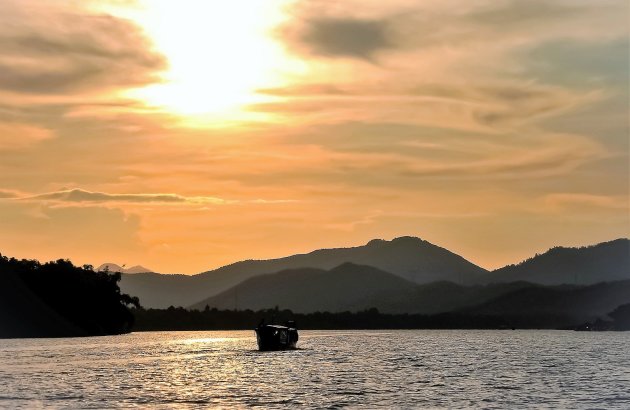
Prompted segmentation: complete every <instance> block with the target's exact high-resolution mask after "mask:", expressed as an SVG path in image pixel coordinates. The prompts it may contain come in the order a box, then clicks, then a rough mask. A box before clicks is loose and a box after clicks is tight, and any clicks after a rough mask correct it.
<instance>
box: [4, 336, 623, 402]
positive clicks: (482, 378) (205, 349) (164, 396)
mask: <svg viewBox="0 0 630 410" xmlns="http://www.w3.org/2000/svg"><path fill="white" fill-rule="evenodd" d="M629 342H630V332H625V333H623V332H618V333H615V332H594V333H587V332H571V331H518V330H517V331H471V330H467V331H463V330H439V331H436V330H400V331H389V330H388V331H301V332H300V342H299V346H300V349H298V350H295V351H285V352H258V351H256V350H255V348H256V346H255V337H254V332H253V331H237V332H148V333H133V334H130V335H123V336H111V337H94V338H73V339H13V340H0V407H8V408H33V407H41V406H51V407H55V408H111V407H120V408H128V407H141V408H144V407H147V406H151V407H164V408H199V407H226V408H234V407H237V408H238V407H251V406H262V407H264V408H273V407H284V408H286V407H294V406H306V407H316V408H341V407H360V406H365V407H368V408H374V407H387V408H392V407H394V408H396V407H404V408H410V407H415V408H418V407H431V408H435V407H456V408H462V407H483V408H515V407H520V408H523V407H530V408H531V407H536V408H539V407H559V408H630V348H629V347H628V346H629Z"/></svg>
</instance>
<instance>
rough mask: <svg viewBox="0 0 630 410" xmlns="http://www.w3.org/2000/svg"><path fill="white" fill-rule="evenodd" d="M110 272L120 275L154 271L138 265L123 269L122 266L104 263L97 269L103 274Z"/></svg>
mask: <svg viewBox="0 0 630 410" xmlns="http://www.w3.org/2000/svg"><path fill="white" fill-rule="evenodd" d="M105 270H108V271H109V272H120V273H148V272H153V270H151V269H149V268H145V267H144V266H140V265H136V266H132V267H131V268H123V267H122V266H120V265H116V264H115V263H109V262H108V263H104V264H102V265H101V266H99V267H98V268H96V271H97V272H103V271H105Z"/></svg>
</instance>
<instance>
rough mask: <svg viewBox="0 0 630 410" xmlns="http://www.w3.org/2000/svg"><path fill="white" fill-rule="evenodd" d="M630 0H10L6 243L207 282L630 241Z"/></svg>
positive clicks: (1, 22)
mask: <svg viewBox="0 0 630 410" xmlns="http://www.w3.org/2000/svg"><path fill="white" fill-rule="evenodd" d="M628 13H629V5H628V2H627V1H625V0H618V1H617V0H614V1H611V0H599V1H597V2H593V1H590V0H589V1H587V0H531V1H520V0H467V1H462V0H459V1H452V0H439V1H437V0H436V1H422V2H420V1H417V0H413V1H412V0H390V1H387V2H384V1H380V0H378V1H377V0H374V1H371V0H361V1H358V0H344V1H335V2H332V1H326V0H298V1H291V0H231V1H224V2H216V1H207V0H178V1H175V0H146V1H140V0H138V1H133V0H130V1H125V0H106V1H90V0H81V1H79V0H51V1H44V0H40V1H34V0H2V2H0V252H1V253H3V254H5V255H9V256H16V257H26V258H37V259H40V260H50V259H57V258H70V259H71V260H72V261H73V262H75V263H78V264H83V263H91V264H95V265H98V264H100V263H102V262H115V263H118V264H127V265H135V264H142V265H145V266H147V267H150V268H152V269H154V270H157V271H160V272H172V273H197V272H200V271H204V270H208V269H210V268H214V267H217V266H220V265H223V264H226V263H230V262H234V261H237V260H241V259H249V258H256V259H259V258H272V257H279V256H284V255H288V254H292V253H301V252H306V251H310V250H313V249H316V248H322V247H339V246H353V245H360V244H364V243H366V242H367V241H369V240H370V239H373V238H383V239H391V238H393V237H396V236H401V235H412V236H419V237H421V238H423V239H426V240H428V241H430V242H432V243H435V244H437V245H440V246H443V247H446V248H448V249H450V250H452V251H454V252H456V253H459V254H461V255H462V256H464V257H465V258H467V259H469V260H471V261H473V262H475V263H477V264H479V265H481V266H483V267H486V268H496V267H500V266H502V265H504V264H507V263H513V262H518V261H519V260H521V259H523V258H526V257H529V256H531V255H532V254H533V253H535V252H541V251H544V250H546V249H547V248H549V247H551V246H555V245H586V244H593V243H597V242H601V241H605V240H611V239H615V238H618V237H627V236H629V235H630V212H629V211H630V205H629V200H630V199H629V198H630V196H629V189H630V177H629V158H628V155H629V138H628V137H629V117H628V114H629V98H630V97H629V81H628V61H629V56H628V52H629V51H628V50H629V44H628V37H629V33H628V30H629V29H628V20H627V18H628Z"/></svg>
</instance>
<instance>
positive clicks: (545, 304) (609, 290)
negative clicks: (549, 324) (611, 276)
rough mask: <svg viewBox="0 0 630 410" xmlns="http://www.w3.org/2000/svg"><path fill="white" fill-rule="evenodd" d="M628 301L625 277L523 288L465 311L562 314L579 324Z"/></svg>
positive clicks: (629, 285) (629, 288)
mask: <svg viewBox="0 0 630 410" xmlns="http://www.w3.org/2000/svg"><path fill="white" fill-rule="evenodd" d="M628 303H630V280H624V281H616V282H603V283H597V284H594V285H588V286H566V285H565V286H554V287H542V286H541V287H536V288H523V289H519V290H515V291H513V292H509V293H506V294H504V295H500V296H498V297H497V298H495V299H492V300H489V301H487V302H485V303H482V304H480V305H479V306H476V307H473V308H468V309H465V310H462V311H465V312H466V313H468V314H475V315H492V316H513V317H519V316H520V317H525V316H538V317H548V318H553V317H562V318H565V319H564V320H566V319H567V318H568V319H570V320H571V321H572V322H573V323H575V324H577V323H581V322H584V321H591V320H594V319H597V318H602V317H606V316H607V314H608V313H609V312H611V311H613V310H615V309H616V308H618V307H619V306H621V305H624V304H628Z"/></svg>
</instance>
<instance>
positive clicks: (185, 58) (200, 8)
mask: <svg viewBox="0 0 630 410" xmlns="http://www.w3.org/2000/svg"><path fill="white" fill-rule="evenodd" d="M288 1H289V0H230V1H215V0H177V1H173V0H145V1H144V2H142V3H140V5H139V7H136V8H135V10H134V11H133V13H130V14H129V16H130V17H131V18H132V19H133V20H134V21H135V22H136V23H137V24H138V25H140V26H141V27H142V28H143V29H144V31H145V32H146V33H147V35H148V36H149V37H150V39H151V40H152V42H153V43H154V45H155V47H156V49H157V50H158V51H159V52H161V53H162V54H163V55H164V56H166V58H167V60H168V65H169V68H168V70H167V71H166V72H165V73H163V81H162V82H161V83H157V84H152V85H150V86H147V87H144V88H140V89H134V90H129V91H128V95H129V96H131V97H133V98H137V99H140V100H142V101H144V102H145V103H146V104H147V105H151V106H158V107H162V108H164V109H165V110H167V111H169V112H171V113H174V114H179V115H182V116H189V117H196V118H198V119H199V120H208V121H212V120H224V121H231V120H238V119H246V117H248V116H251V115H253V113H251V112H248V111H247V110H244V109H243V107H245V106H247V105H249V104H254V103H260V102H264V101H268V100H269V98H270V97H268V96H262V95H259V94H257V93H256V92H255V90H256V89H260V88H265V87H269V86H273V85H278V84H281V83H282V72H283V70H284V69H286V66H288V64H289V63H288V58H287V57H286V55H285V52H284V50H283V48H282V47H281V45H280V44H278V42H277V41H275V40H274V39H273V37H272V36H271V34H270V32H271V30H272V29H273V28H274V27H275V26H277V25H278V24H281V22H282V21H283V20H284V19H286V16H285V14H284V12H283V10H285V8H286V5H287V3H288Z"/></svg>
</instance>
